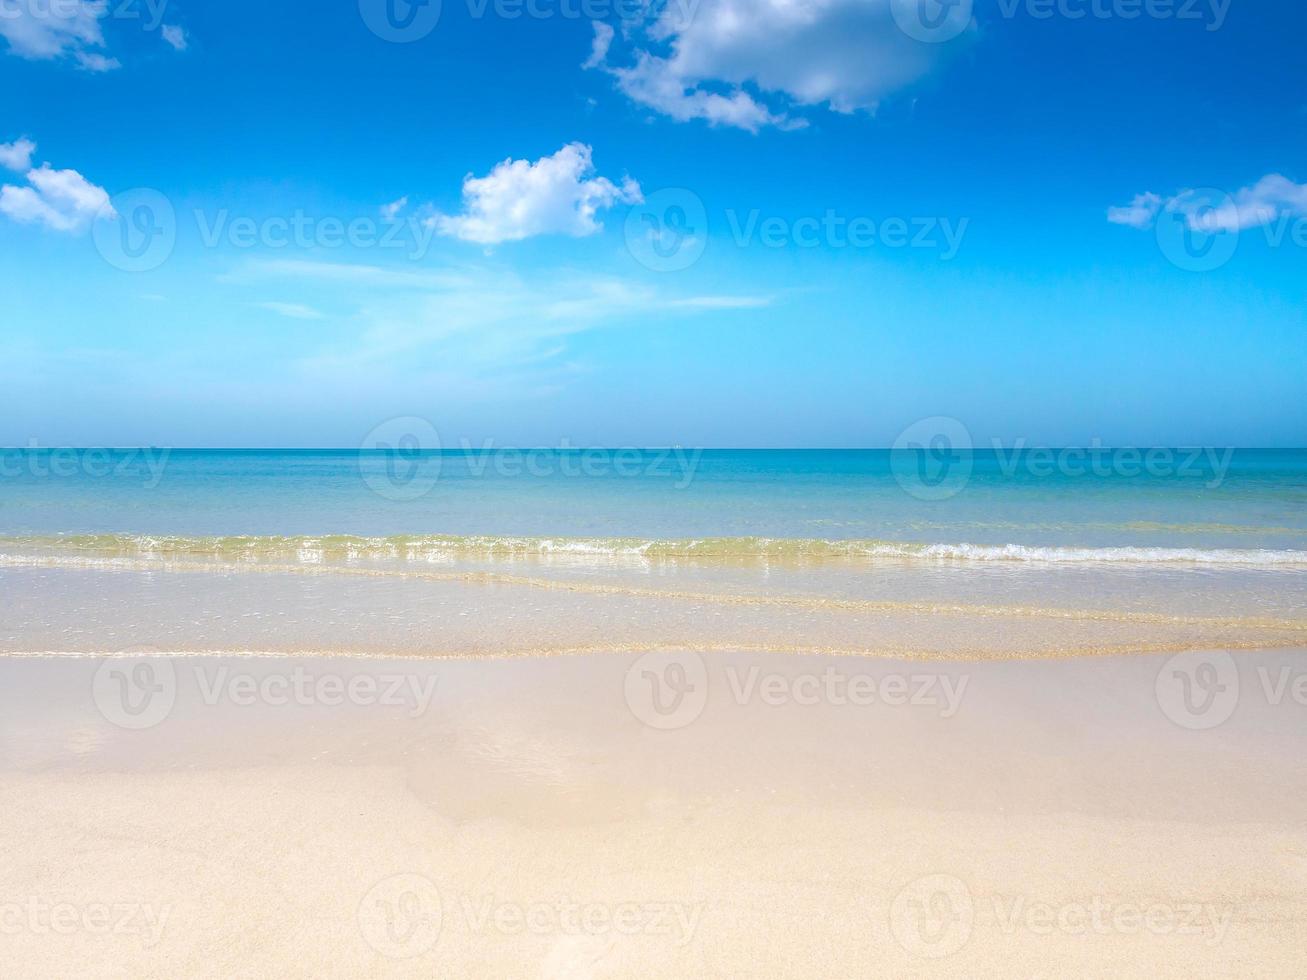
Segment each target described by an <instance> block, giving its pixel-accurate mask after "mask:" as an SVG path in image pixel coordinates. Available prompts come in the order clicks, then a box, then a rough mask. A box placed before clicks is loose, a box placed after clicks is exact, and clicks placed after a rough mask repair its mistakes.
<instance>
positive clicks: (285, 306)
mask: <svg viewBox="0 0 1307 980" xmlns="http://www.w3.org/2000/svg"><path fill="white" fill-rule="evenodd" d="M253 305H254V306H256V307H258V308H259V309H261V310H267V311H268V312H269V313H276V314H277V315H278V316H284V317H286V318H287V319H290V320H321V319H323V318H324V317H325V315H326V314H324V313H322V312H321V311H319V310H315V309H314V308H313V307H311V306H308V305H306V304H304V303H284V302H281V301H279V300H265V301H264V302H261V303H255V304H253Z"/></svg>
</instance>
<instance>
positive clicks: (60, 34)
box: [0, 0, 119, 71]
mask: <svg viewBox="0 0 1307 980" xmlns="http://www.w3.org/2000/svg"><path fill="white" fill-rule="evenodd" d="M108 9H109V7H108V0H58V2H53V0H3V3H0V37H3V38H4V39H5V40H6V41H8V42H9V50H10V51H11V52H12V53H13V54H16V55H18V56H19V57H20V58H29V59H32V60H38V61H44V60H48V59H51V58H62V57H65V56H69V55H71V56H73V57H74V58H76V59H77V62H78V64H80V65H81V66H82V67H83V68H86V69H87V70H89V71H109V70H110V69H113V68H117V67H119V64H118V61H117V60H115V59H113V58H109V57H107V56H105V55H103V54H100V53H98V52H97V51H95V50H94V49H96V48H103V47H104V33H103V31H102V30H101V29H100V20H101V18H103V17H104V16H105V14H106V13H108Z"/></svg>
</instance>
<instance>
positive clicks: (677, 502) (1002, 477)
mask: <svg viewBox="0 0 1307 980" xmlns="http://www.w3.org/2000/svg"><path fill="white" fill-rule="evenodd" d="M83 535H96V536H105V535H107V536H111V538H110V540H113V538H114V537H116V538H118V539H120V541H121V543H122V544H123V545H124V546H127V545H128V544H129V543H130V542H132V541H136V540H139V539H141V538H143V537H148V538H150V539H162V538H171V539H181V541H183V542H184V541H186V540H188V539H200V538H203V539H213V538H232V537H237V536H241V537H246V536H248V537H282V538H284V537H296V536H307V537H321V536H356V537H361V538H368V539H371V538H390V537H395V536H406V537H412V538H421V537H423V536H436V537H440V538H443V539H451V540H450V544H451V546H452V545H453V544H454V543H455V542H457V541H458V540H459V539H469V540H467V541H465V542H464V544H465V545H466V546H467V547H469V548H488V547H495V546H496V542H499V543H500V544H502V545H503V546H505V547H508V546H509V544H508V543H509V542H511V546H512V547H515V548H528V549H529V548H532V547H544V548H553V549H559V548H563V549H566V548H571V549H574V550H586V549H596V550H601V551H602V550H603V549H605V548H614V549H619V548H620V549H622V550H631V549H633V548H646V549H654V550H658V549H671V550H676V549H678V548H680V549H686V548H693V549H697V551H698V552H699V553H702V554H708V553H711V552H714V551H725V552H732V551H735V552H748V551H752V550H759V549H762V550H772V551H775V550H778V549H779V550H782V551H783V550H787V549H788V550H799V551H803V550H807V551H810V552H813V553H814V556H815V555H816V554H818V553H821V552H823V550H831V549H833V550H834V551H835V552H838V553H850V554H853V553H859V552H860V551H861V552H866V553H869V554H876V553H894V552H896V551H901V552H903V553H905V554H918V553H929V554H930V555H931V556H933V557H953V558H965V557H975V558H985V557H994V558H1003V557H1007V558H1015V557H1027V558H1029V557H1037V558H1044V559H1053V560H1056V559H1058V558H1062V559H1066V560H1094V559H1102V560H1132V561H1141V560H1149V559H1154V560H1156V559H1168V558H1182V559H1186V560H1202V561H1207V562H1224V561H1233V562H1238V563H1254V564H1261V563H1271V564H1279V563H1286V562H1291V563H1296V562H1297V561H1299V560H1307V451H1303V450H1247V449H1241V450H1234V451H1232V450H1187V449H1175V450H1172V449H1160V450H1103V449H1099V450H1033V449H1027V450H1023V451H1020V452H1016V451H1013V452H1006V451H1002V450H997V451H983V452H982V451H975V452H965V453H963V452H954V453H936V452H933V451H928V450H718V449H713V450H696V449H681V448H676V449H642V450H635V449H602V450H600V449H566V450H556V449H555V450H540V449H537V450H517V449H502V448H496V447H485V448H480V449H468V450H445V451H440V452H424V451H416V450H415V451H404V450H402V449H396V450H393V451H380V450H373V451H363V452H360V451H358V450H317V449H315V450H192V449H173V450H166V449H126V450H124V449H116V450H96V449H82V450H67V449H63V450H61V449H27V450H12V449H11V450H3V451H0V536H3V537H4V538H6V539H10V540H12V539H15V538H28V539H33V538H34V539H47V540H48V539H50V538H69V537H74V536H83ZM470 539H475V540H470ZM523 539H529V540H523ZM101 543H103V541H102V542H101ZM247 543H248V542H247ZM156 544H157V540H156ZM931 546H934V547H933V549H932V548H931Z"/></svg>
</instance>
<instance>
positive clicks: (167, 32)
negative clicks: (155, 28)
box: [159, 24, 187, 51]
mask: <svg viewBox="0 0 1307 980" xmlns="http://www.w3.org/2000/svg"><path fill="white" fill-rule="evenodd" d="M159 33H160V34H161V35H162V36H163V39H164V41H166V42H167V43H168V44H170V45H172V48H173V50H174V51H185V50H186V47H187V41H186V32H185V31H184V30H182V28H181V27H180V26H179V25H177V24H164V25H163V27H161V28H159Z"/></svg>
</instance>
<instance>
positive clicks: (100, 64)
mask: <svg viewBox="0 0 1307 980" xmlns="http://www.w3.org/2000/svg"><path fill="white" fill-rule="evenodd" d="M77 63H78V64H79V65H81V66H82V67H83V68H85V69H86V70H87V71H94V72H102V71H113V70H114V69H115V68H121V67H122V66H123V63H122V62H121V61H119V60H118V59H117V58H109V57H106V56H105V55H102V54H100V53H99V52H98V51H78V52H77Z"/></svg>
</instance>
